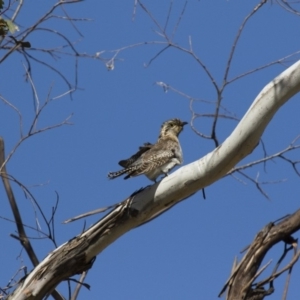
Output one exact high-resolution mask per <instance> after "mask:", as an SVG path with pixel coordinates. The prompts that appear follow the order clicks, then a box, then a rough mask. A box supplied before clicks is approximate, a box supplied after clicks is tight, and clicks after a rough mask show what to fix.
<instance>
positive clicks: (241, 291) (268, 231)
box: [219, 209, 300, 300]
mask: <svg viewBox="0 0 300 300" xmlns="http://www.w3.org/2000/svg"><path fill="white" fill-rule="evenodd" d="M299 229H300V209H299V210H297V211H296V212H295V213H293V214H292V215H290V216H288V217H286V218H284V219H283V220H281V221H280V222H278V223H277V224H276V222H271V223H269V224H268V225H266V226H265V227H264V228H263V229H262V230H261V231H260V232H259V233H258V234H257V235H256V237H255V238H254V241H253V242H252V243H251V245H250V246H249V248H248V251H247V253H246V254H245V255H244V257H243V258H242V260H241V261H240V263H239V264H237V265H236V266H235V267H234V270H233V271H232V274H231V276H230V278H229V279H228V281H227V282H226V284H225V286H224V287H223V288H222V290H221V292H220V294H219V297H220V296H222V294H223V293H224V292H225V291H226V290H227V298H226V299H227V300H234V299H241V300H255V299H261V300H262V299H264V297H265V296H267V295H270V294H271V293H273V292H274V287H273V282H274V280H275V278H277V277H278V276H280V275H281V274H282V273H283V272H285V271H287V270H291V268H292V267H293V265H294V264H295V263H296V262H297V260H298V258H299V255H300V251H297V250H296V247H297V243H296V240H295V239H294V238H293V237H292V234H294V233H295V232H296V231H298V230H299ZM281 242H284V243H285V249H284V253H283V255H282V256H281V258H280V259H279V261H278V263H277V264H276V267H275V269H274V271H273V273H272V275H271V276H269V277H268V278H266V279H264V280H262V281H260V282H258V283H254V280H255V279H256V278H257V277H258V276H259V275H260V273H262V271H263V270H264V269H265V267H264V268H263V269H262V270H261V271H258V270H259V267H260V265H261V263H262V261H263V259H264V257H265V255H266V254H267V253H268V251H269V250H270V249H271V248H272V247H273V246H275V245H276V244H278V243H281ZM287 244H292V247H289V248H287V246H286V245H287ZM290 249H294V256H293V258H292V260H291V262H290V263H289V264H288V265H287V266H286V267H284V268H283V269H282V270H281V271H279V272H276V271H277V269H278V266H279V264H280V262H281V261H282V260H283V258H284V257H285V255H286V254H287V252H288V251H289V250H290ZM267 283H269V284H270V287H269V289H268V290H265V288H264V285H265V284H267Z"/></svg>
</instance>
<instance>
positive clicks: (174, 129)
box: [159, 119, 188, 138]
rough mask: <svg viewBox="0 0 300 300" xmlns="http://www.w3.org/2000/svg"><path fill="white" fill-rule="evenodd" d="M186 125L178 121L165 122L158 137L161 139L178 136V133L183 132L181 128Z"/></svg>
mask: <svg viewBox="0 0 300 300" xmlns="http://www.w3.org/2000/svg"><path fill="white" fill-rule="evenodd" d="M186 124H188V123H187V122H182V121H181V120H179V119H171V120H169V121H166V122H164V123H163V124H162V125H161V129H160V135H159V137H160V138H161V137H163V136H166V135H169V134H171V135H176V136H178V135H179V133H180V132H181V131H182V130H183V126H184V125H186Z"/></svg>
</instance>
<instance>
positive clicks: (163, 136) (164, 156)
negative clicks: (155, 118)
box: [108, 119, 188, 182]
mask: <svg viewBox="0 0 300 300" xmlns="http://www.w3.org/2000/svg"><path fill="white" fill-rule="evenodd" d="M186 124H188V123H187V122H183V121H181V120H179V119H171V120H168V121H166V122H164V123H163V124H162V126H161V129H160V133H159V137H158V140H157V142H156V143H155V144H151V143H144V144H143V146H140V147H139V150H138V152H136V153H135V154H134V155H132V156H131V157H130V158H128V159H124V160H121V161H119V165H120V166H121V167H123V169H122V170H120V171H117V172H109V173H108V178H109V179H114V178H117V177H119V176H122V175H124V174H126V176H125V177H124V179H128V178H130V177H135V176H139V175H142V174H144V175H146V176H147V177H148V178H149V179H150V180H152V181H154V182H156V179H157V178H158V177H159V176H160V175H162V174H164V175H165V176H167V175H168V172H169V171H170V170H171V169H173V168H174V167H175V166H176V165H180V164H182V162H183V155H182V150H181V146H180V143H179V140H178V136H179V134H180V133H181V131H182V130H183V127H184V126H185V125H186Z"/></svg>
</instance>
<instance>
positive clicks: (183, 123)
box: [181, 122, 189, 126]
mask: <svg viewBox="0 0 300 300" xmlns="http://www.w3.org/2000/svg"><path fill="white" fill-rule="evenodd" d="M181 124H182V126H184V125H186V124H189V122H182V123H181Z"/></svg>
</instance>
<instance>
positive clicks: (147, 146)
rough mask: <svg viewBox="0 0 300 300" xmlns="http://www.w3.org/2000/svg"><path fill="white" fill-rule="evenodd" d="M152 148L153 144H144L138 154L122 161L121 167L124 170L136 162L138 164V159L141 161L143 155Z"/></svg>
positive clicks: (120, 162)
mask: <svg viewBox="0 0 300 300" xmlns="http://www.w3.org/2000/svg"><path fill="white" fill-rule="evenodd" d="M152 146H153V145H152V144H151V143H144V145H143V146H140V147H139V150H138V152H137V153H135V154H133V155H132V156H131V157H129V158H127V159H124V160H120V161H119V165H120V166H121V167H123V168H128V167H129V166H130V165H132V164H133V163H134V162H136V161H137V159H139V158H140V157H141V155H142V154H144V153H145V152H147V151H148V150H149V149H151V147H152Z"/></svg>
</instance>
